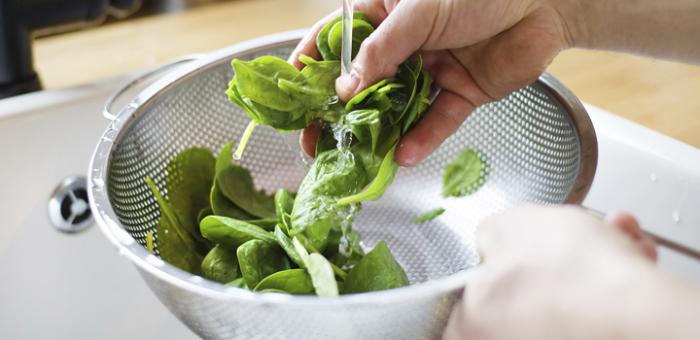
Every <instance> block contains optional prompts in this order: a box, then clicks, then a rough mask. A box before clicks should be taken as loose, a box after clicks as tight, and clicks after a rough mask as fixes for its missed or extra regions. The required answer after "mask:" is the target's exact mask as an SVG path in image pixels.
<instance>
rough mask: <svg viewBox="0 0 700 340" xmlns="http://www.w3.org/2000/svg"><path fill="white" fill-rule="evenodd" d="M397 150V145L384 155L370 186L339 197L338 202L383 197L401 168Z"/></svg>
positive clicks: (350, 202) (341, 203) (344, 202)
mask: <svg viewBox="0 0 700 340" xmlns="http://www.w3.org/2000/svg"><path fill="white" fill-rule="evenodd" d="M395 150H396V146H394V147H393V148H391V150H389V152H387V154H386V155H385V156H384V160H382V163H381V165H380V166H379V171H378V172H377V175H376V177H374V180H373V181H372V183H370V185H369V186H367V187H366V188H365V189H364V190H362V192H359V193H357V194H355V195H352V196H346V197H343V198H341V199H339V200H338V204H339V205H346V204H355V203H360V202H362V201H374V200H378V199H379V198H381V197H382V195H383V194H384V192H385V191H386V188H388V187H389V184H391V182H393V181H394V177H395V176H396V172H397V171H398V170H399V165H398V164H396V162H395V161H394V151H395Z"/></svg>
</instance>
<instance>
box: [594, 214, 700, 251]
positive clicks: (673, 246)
mask: <svg viewBox="0 0 700 340" xmlns="http://www.w3.org/2000/svg"><path fill="white" fill-rule="evenodd" d="M582 207H583V208H584V209H586V210H587V211H588V212H589V213H590V214H592V215H595V216H596V217H600V218H603V217H605V214H604V213H603V212H601V211H599V210H596V209H593V208H589V207H586V206H582ZM642 233H643V234H645V235H647V236H648V237H650V238H651V239H652V240H654V242H656V244H657V245H659V246H661V247H664V248H668V249H670V250H673V251H675V252H678V253H680V254H683V255H685V256H688V257H690V258H692V259H693V260H695V261H697V262H700V251H697V250H695V249H693V248H690V247H686V246H684V245H682V244H680V243H678V242H675V241H672V240H669V239H667V238H665V237H663V236H659V235H657V234H655V233H652V232H650V231H647V230H642Z"/></svg>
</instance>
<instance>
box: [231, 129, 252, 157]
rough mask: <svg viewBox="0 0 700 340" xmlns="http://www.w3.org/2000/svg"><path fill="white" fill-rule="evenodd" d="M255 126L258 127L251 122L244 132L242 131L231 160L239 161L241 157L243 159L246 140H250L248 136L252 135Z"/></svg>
mask: <svg viewBox="0 0 700 340" xmlns="http://www.w3.org/2000/svg"><path fill="white" fill-rule="evenodd" d="M256 126H258V123H256V122H255V121H254V120H251V121H250V123H248V126H247V127H246V128H245V131H243V136H241V141H240V142H239V143H238V147H237V148H236V152H235V153H234V154H233V159H235V160H239V159H241V157H243V151H245V146H246V144H248V139H250V136H251V135H252V134H253V130H255V127H256Z"/></svg>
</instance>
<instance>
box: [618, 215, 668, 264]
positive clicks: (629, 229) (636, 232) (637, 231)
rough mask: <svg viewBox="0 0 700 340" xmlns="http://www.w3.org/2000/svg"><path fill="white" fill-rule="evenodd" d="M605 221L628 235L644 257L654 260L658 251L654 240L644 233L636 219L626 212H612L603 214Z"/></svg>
mask: <svg viewBox="0 0 700 340" xmlns="http://www.w3.org/2000/svg"><path fill="white" fill-rule="evenodd" d="M605 222H607V223H608V224H612V225H614V226H615V227H617V228H618V229H619V230H620V231H622V232H623V233H625V234H626V235H628V236H629V237H630V238H631V239H632V241H634V242H635V244H636V246H637V249H639V250H640V251H641V252H642V254H644V256H645V257H646V258H648V259H649V260H651V261H654V262H656V259H657V257H658V253H657V251H656V242H654V240H653V239H652V238H651V237H649V236H647V235H646V234H644V232H643V231H642V228H641V227H640V225H639V222H638V221H637V219H636V218H635V217H634V216H632V215H630V214H628V213H626V212H614V213H610V214H608V215H607V216H605Z"/></svg>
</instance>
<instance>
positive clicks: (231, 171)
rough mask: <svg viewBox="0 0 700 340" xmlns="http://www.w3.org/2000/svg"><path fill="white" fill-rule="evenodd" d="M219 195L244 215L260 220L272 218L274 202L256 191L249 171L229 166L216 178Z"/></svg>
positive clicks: (271, 197) (261, 192)
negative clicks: (244, 213)
mask: <svg viewBox="0 0 700 340" xmlns="http://www.w3.org/2000/svg"><path fill="white" fill-rule="evenodd" d="M216 180H217V184H218V186H219V189H220V190H221V193H223V195H224V196H226V198H228V199H229V200H230V201H231V202H233V203H234V204H236V206H238V207H240V208H241V209H243V210H244V211H245V212H246V213H248V214H250V215H253V216H256V217H260V218H274V217H276V215H275V200H274V197H273V196H270V195H267V194H265V192H263V191H256V190H255V184H254V183H253V177H252V176H251V175H250V171H248V169H245V168H243V167H240V166H237V165H233V164H232V165H229V166H228V167H226V168H225V169H223V170H221V172H219V173H218V174H217V176H216Z"/></svg>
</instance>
